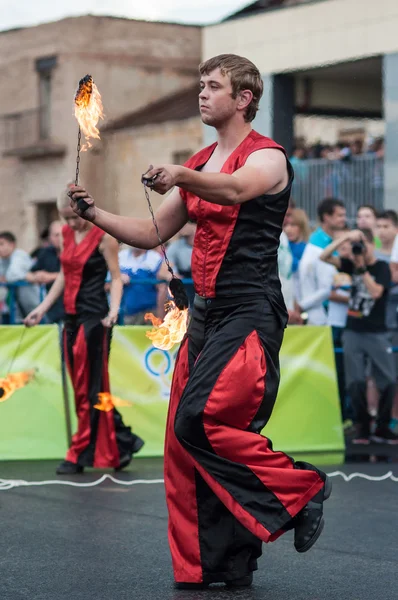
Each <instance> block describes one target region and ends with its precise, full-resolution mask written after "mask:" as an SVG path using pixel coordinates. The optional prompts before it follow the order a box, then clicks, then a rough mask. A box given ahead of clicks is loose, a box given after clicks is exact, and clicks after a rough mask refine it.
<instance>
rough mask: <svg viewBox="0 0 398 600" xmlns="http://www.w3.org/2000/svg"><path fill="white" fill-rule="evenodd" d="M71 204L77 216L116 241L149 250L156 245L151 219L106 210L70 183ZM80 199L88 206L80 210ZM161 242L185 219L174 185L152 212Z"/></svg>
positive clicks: (186, 217)
mask: <svg viewBox="0 0 398 600" xmlns="http://www.w3.org/2000/svg"><path fill="white" fill-rule="evenodd" d="M71 193H72V198H71V206H72V208H73V210H74V211H75V212H76V214H78V215H79V216H81V217H83V218H85V219H87V220H89V221H92V222H93V223H94V224H95V225H97V227H99V228H100V229H102V230H103V231H106V232H107V233H109V234H110V235H112V236H113V237H114V238H116V239H117V240H119V241H120V242H124V243H125V244H128V245H129V246H135V247H136V248H142V249H145V250H150V249H151V248H155V247H156V246H159V240H158V237H157V234H156V229H155V227H154V225H153V222H152V219H150V218H148V219H139V218H136V217H122V216H120V215H114V214H112V213H109V212H106V211H105V210H102V209H101V208H98V207H96V206H95V204H94V199H93V198H92V197H91V196H90V195H89V194H88V193H87V192H86V190H85V189H84V188H81V187H77V186H73V187H72V188H71ZM80 199H84V200H85V202H86V203H87V204H89V208H88V210H87V211H86V212H84V213H81V212H80V210H79V208H78V205H77V203H78V200H80ZM155 219H156V222H157V225H158V228H159V233H160V238H161V240H162V242H167V241H168V240H169V239H170V238H172V237H173V236H174V235H176V233H178V231H180V229H181V228H182V227H183V226H184V225H185V223H186V222H187V221H188V213H187V209H186V206H185V204H184V201H183V199H182V197H181V194H180V190H179V188H177V187H176V188H174V190H173V191H172V192H171V194H170V195H169V196H167V198H166V199H165V200H164V202H162V204H161V205H160V207H159V209H158V210H157V211H156V213H155Z"/></svg>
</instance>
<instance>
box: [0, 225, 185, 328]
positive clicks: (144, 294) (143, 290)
mask: <svg viewBox="0 0 398 600" xmlns="http://www.w3.org/2000/svg"><path fill="white" fill-rule="evenodd" d="M195 230H196V226H195V224H194V223H187V225H186V226H185V227H184V228H183V229H182V230H181V232H180V233H179V235H178V236H177V238H176V239H175V240H173V241H172V242H171V243H170V244H169V245H168V257H169V260H170V264H171V266H172V268H173V270H174V272H175V274H176V275H177V277H180V278H181V279H184V280H188V281H187V283H186V289H187V293H188V297H189V299H190V301H191V302H192V301H193V296H194V290H193V284H192V283H190V280H191V255H192V245H193V240H194V236H195ZM61 244H62V223H61V221H54V222H52V223H51V224H50V226H49V227H48V229H46V231H45V232H43V234H42V235H41V236H40V246H39V247H38V248H36V249H35V250H34V251H33V252H32V253H31V254H28V253H27V252H26V251H25V250H22V249H20V248H18V246H17V240H16V237H15V235H14V234H13V233H11V232H9V231H3V232H0V284H3V285H0V323H2V324H8V323H10V322H12V323H21V322H22V321H23V319H24V317H26V315H27V314H28V313H30V312H31V311H32V310H33V309H34V308H35V307H36V306H37V305H38V304H39V302H40V300H41V298H42V297H43V295H44V294H46V293H47V292H48V290H49V289H50V287H51V285H52V283H53V282H54V280H55V278H56V276H57V274H58V273H59V271H60V268H61V262H60V253H61ZM119 266H120V271H121V278H122V282H123V286H124V291H123V297H122V302H121V308H120V316H119V324H126V325H144V324H147V322H146V321H145V314H146V313H148V312H152V313H153V314H155V316H157V317H159V318H162V317H163V316H164V307H165V303H166V300H167V284H166V283H165V281H166V282H167V281H168V280H169V279H170V275H169V272H168V269H167V266H166V263H165V261H164V258H163V254H162V252H161V249H160V248H157V249H155V250H141V249H139V248H131V247H123V246H121V248H120V252H119ZM108 288H109V284H107V285H106V289H108ZM108 291H109V290H108ZM63 318H64V309H63V301H62V298H60V299H59V300H57V301H56V303H55V304H54V305H53V306H52V308H51V309H50V310H49V311H48V313H47V315H46V317H45V319H44V321H43V322H44V323H61V322H62V321H63Z"/></svg>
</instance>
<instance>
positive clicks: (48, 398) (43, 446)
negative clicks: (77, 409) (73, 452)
mask: <svg viewBox="0 0 398 600" xmlns="http://www.w3.org/2000/svg"><path fill="white" fill-rule="evenodd" d="M58 335H59V334H58V327H56V326H55V325H41V326H40V327H34V328H32V329H26V328H25V327H24V326H22V325H21V326H18V325H10V326H6V325H2V326H1V327H0V378H1V380H2V382H4V380H5V383H2V384H1V385H0V389H1V390H2V392H1V397H0V459H1V460H26V459H54V458H57V459H58V458H62V457H63V456H64V454H65V451H66V449H67V440H66V438H67V436H66V424H65V411H64V401H63V394H62V378H61V356H60V348H59V341H58ZM6 376H8V377H6ZM13 376H15V379H14V380H13ZM18 379H20V385H21V387H19V388H18V387H17V388H16V389H15V391H12V390H11V389H9V388H8V386H7V383H8V382H10V386H11V385H13V384H14V383H15V381H16V382H17V383H18V381H17V380H18ZM6 389H8V391H9V392H11V393H10V395H9V396H8V397H7V396H6V395H5V393H4V390H6ZM4 398H6V399H4Z"/></svg>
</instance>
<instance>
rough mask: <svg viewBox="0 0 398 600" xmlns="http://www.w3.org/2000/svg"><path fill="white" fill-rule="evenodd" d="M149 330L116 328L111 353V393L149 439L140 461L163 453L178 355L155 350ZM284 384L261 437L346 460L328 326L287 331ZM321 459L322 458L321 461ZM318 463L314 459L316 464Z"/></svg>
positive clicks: (307, 454)
mask: <svg viewBox="0 0 398 600" xmlns="http://www.w3.org/2000/svg"><path fill="white" fill-rule="evenodd" d="M146 330H147V328H146V327H128V326H127V327H119V328H115V332H114V338H113V345H112V353H111V363H110V371H111V386H112V393H113V394H115V395H116V396H117V397H118V398H120V399H122V400H123V401H129V402H131V406H129V407H123V406H121V407H118V410H119V411H120V412H121V413H122V415H123V419H124V420H125V422H126V423H127V424H129V425H131V426H132V427H133V429H134V430H135V431H136V432H137V433H138V435H140V436H141V437H142V438H143V439H144V440H145V446H144V448H143V450H142V452H141V453H140V455H142V456H144V455H145V456H161V455H162V454H163V442H164V430H165V420H166V415H167V408H168V400H169V394H170V384H171V377H172V371H173V366H174V360H175V356H176V353H177V349H178V348H175V349H174V350H172V351H171V352H167V351H164V350H158V349H156V348H154V347H153V346H152V344H151V342H150V340H148V339H147V338H146V337H145V331H146ZM280 362H281V384H280V388H279V394H278V399H277V402H276V405H275V408H274V411H273V413H272V417H271V419H270V421H269V423H268V424H267V426H266V427H265V429H264V431H263V433H264V435H266V436H267V437H270V438H271V440H272V442H273V447H274V449H276V450H283V451H284V452H287V453H289V454H291V455H292V456H294V457H299V458H302V459H305V458H307V459H310V458H311V454H313V453H317V455H318V456H317V459H316V460H317V462H318V463H319V462H320V460H321V461H322V462H323V463H325V462H329V463H334V464H336V463H337V462H342V461H343V452H344V437H343V430H342V424H341V415H340V403H339V399H338V390H337V383H336V373H335V363H334V352H333V344H332V338H331V333H330V329H329V328H328V327H310V326H308V327H288V328H287V329H286V331H285V338H284V342H283V346H282V351H281V355H280ZM321 455H322V456H321ZM314 460H315V459H314Z"/></svg>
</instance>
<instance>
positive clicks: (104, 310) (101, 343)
mask: <svg viewBox="0 0 398 600" xmlns="http://www.w3.org/2000/svg"><path fill="white" fill-rule="evenodd" d="M69 203H70V199H69V197H68V196H67V194H66V192H65V193H64V194H63V196H62V198H61V199H60V204H59V210H60V214H61V216H62V217H63V218H64V219H65V221H66V223H67V225H65V226H64V228H63V230H62V234H63V250H62V254H61V265H62V269H61V271H60V273H59V275H58V276H57V278H56V280H55V281H54V284H53V285H52V287H51V289H50V291H49V293H48V295H47V296H46V297H45V299H44V300H43V302H42V303H41V304H40V305H39V306H38V307H37V308H35V309H34V310H33V311H32V312H31V313H29V315H28V316H27V317H26V318H25V320H24V323H25V325H27V326H28V327H31V326H33V325H37V323H40V321H41V320H42V318H43V316H44V315H45V313H46V312H47V311H48V310H49V308H50V307H51V306H52V305H53V304H54V302H55V301H56V300H57V298H59V296H60V295H61V294H62V292H63V293H64V305H65V313H66V317H65V325H64V349H65V355H66V360H67V365H68V369H69V374H70V377H71V380H72V384H73V389H74V393H75V403H76V414H77V418H78V429H77V433H76V434H75V435H74V436H73V438H72V445H71V447H70V448H69V450H68V452H67V455H66V459H65V460H64V461H63V462H62V463H61V464H60V465H59V466H58V468H57V473H58V474H59V475H66V474H72V473H81V472H82V471H83V469H84V467H97V468H109V467H114V468H115V469H121V468H123V467H125V466H127V465H128V464H129V462H130V461H131V457H132V454H133V453H135V452H138V451H139V450H140V448H142V446H143V444H144V442H143V440H141V439H140V438H139V437H138V436H137V435H135V434H134V433H132V432H131V429H130V427H126V426H125V425H124V424H123V421H122V418H121V416H120V414H119V413H118V411H117V410H116V409H115V408H113V409H112V410H110V411H103V410H98V409H97V408H94V405H95V404H99V399H98V394H99V392H109V391H110V390H109V374H108V357H109V350H110V342H111V331H112V326H113V325H114V324H115V322H116V320H117V315H118V312H119V306H120V300H121V296H122V290H123V284H122V280H121V276H120V270H119V262H118V243H117V241H116V240H115V239H114V238H112V237H111V236H109V235H106V234H104V232H103V231H102V230H101V229H99V228H98V227H95V225H93V224H92V223H90V222H89V221H85V220H84V219H82V218H80V217H79V216H77V215H76V214H75V213H74V212H73V211H72V209H71V208H70V206H69ZM108 269H109V272H110V274H111V278H112V281H111V290H110V308H108V302H107V297H106V293H105V287H104V286H105V279H106V276H107V272H108Z"/></svg>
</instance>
